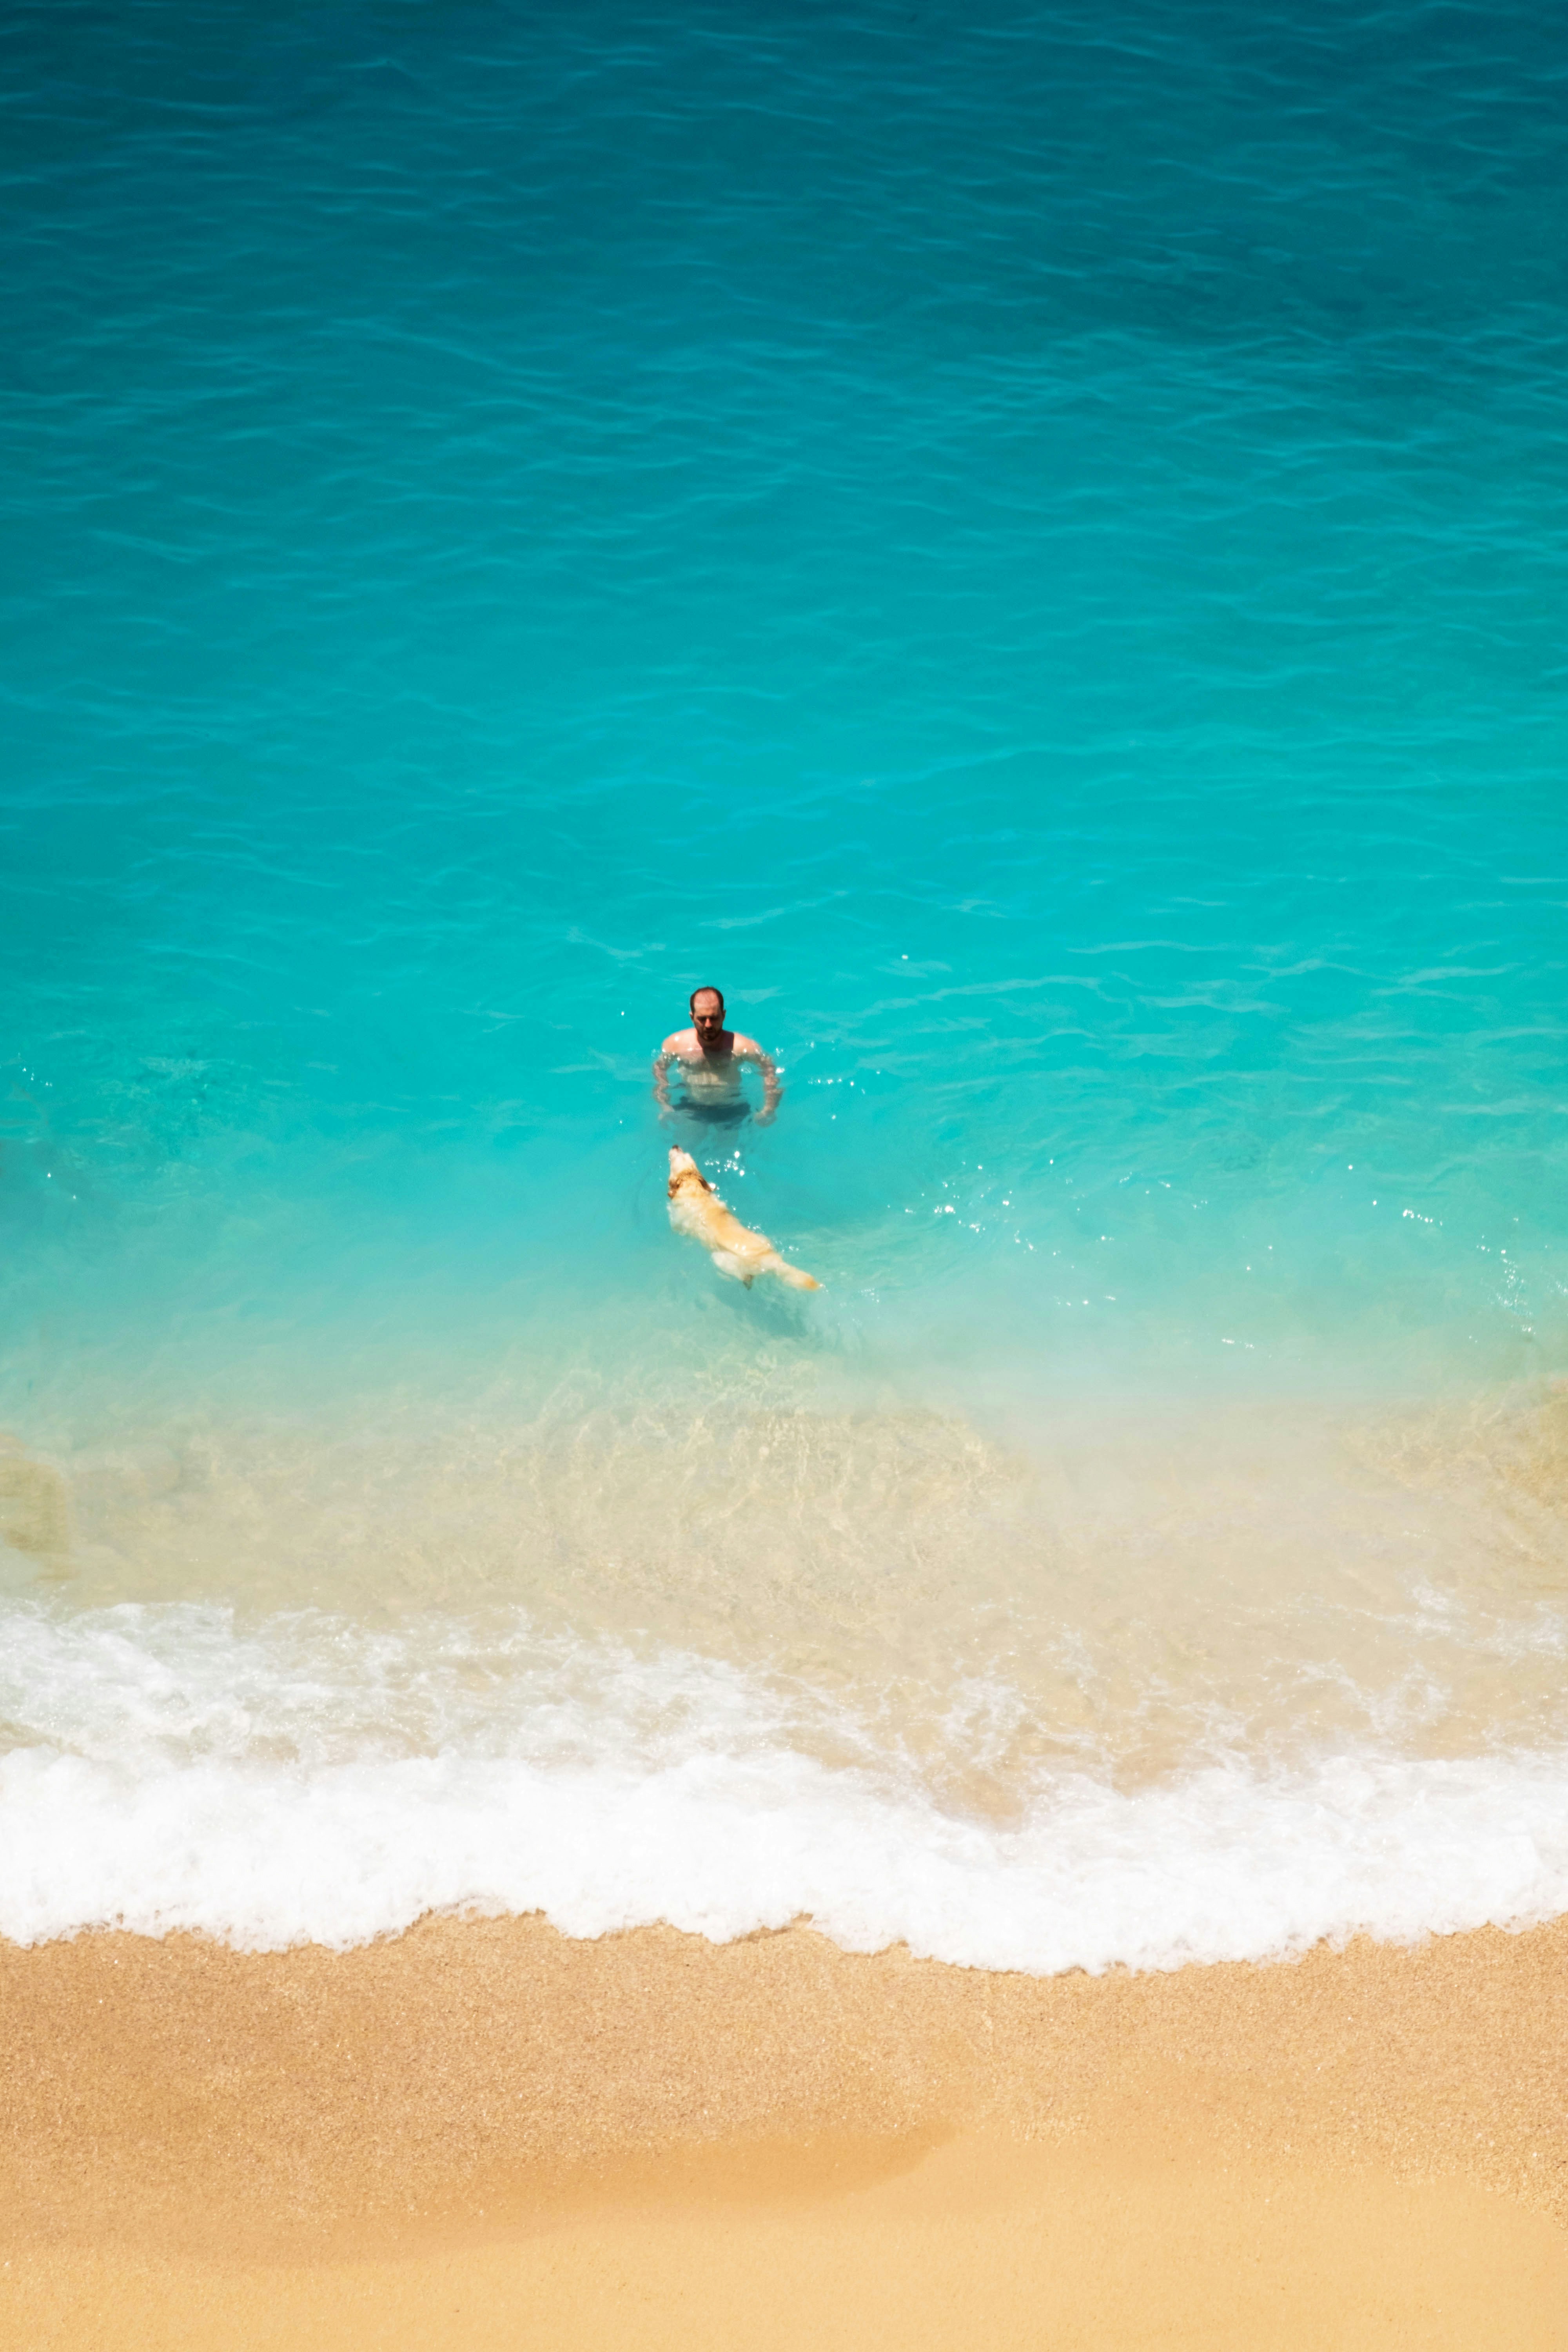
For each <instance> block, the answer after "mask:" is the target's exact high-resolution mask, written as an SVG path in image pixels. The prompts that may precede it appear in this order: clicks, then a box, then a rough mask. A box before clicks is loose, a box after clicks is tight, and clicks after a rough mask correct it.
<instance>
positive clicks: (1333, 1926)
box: [0, 1747, 1568, 1973]
mask: <svg viewBox="0 0 1568 2352" xmlns="http://www.w3.org/2000/svg"><path fill="white" fill-rule="evenodd" d="M461 1906H475V1907H477V1908H479V1909H482V1910H485V1911H489V1912H514V1913H523V1912H533V1911H542V1912H543V1913H545V1914H546V1916H548V1917H549V1918H550V1919H551V1920H552V1921H553V1922H554V1924H555V1925H556V1926H557V1927H561V1928H563V1930H564V1931H565V1932H566V1933H567V1934H569V1935H574V1936H598V1935H603V1934H605V1933H608V1932H611V1931H613V1930H615V1929H617V1928H626V1927H635V1926H637V1925H639V1924H643V1923H647V1922H651V1921H656V1920H667V1921H668V1922H669V1923H671V1924H672V1925H673V1926H675V1927H681V1928H685V1929H689V1930H691V1931H694V1932H696V1933H699V1934H701V1935H705V1936H708V1937H712V1938H715V1939H717V1940H722V1939H725V1938H729V1937H736V1936H741V1935H744V1934H747V1933H749V1932H751V1931H752V1930H754V1929H757V1928H766V1927H783V1926H784V1925H785V1924H786V1922H788V1921H790V1920H792V1919H795V1918H796V1917H799V1916H802V1915H805V1916H809V1917H810V1918H812V1919H813V1920H814V1921H815V1922H816V1925H817V1926H818V1927H820V1928H822V1929H823V1930H824V1931H825V1932H826V1934H827V1935H829V1936H830V1937H833V1939H834V1940H835V1941H836V1942H837V1943H838V1944H840V1945H842V1946H844V1947H845V1948H847V1949H850V1950H856V1951H868V1950H872V1949H875V1948H880V1947H882V1946H885V1945H888V1944H889V1943H894V1942H898V1941H900V1940H901V1941H903V1942H905V1943H907V1944H908V1945H909V1946H910V1948H911V1949H912V1950H913V1951H914V1952H916V1953H918V1954H922V1955H930V1956H931V1957H934V1958H939V1959H945V1960H952V1961H956V1962H959V1963H961V1964H963V1965H967V1966H972V1967H983V1968H994V1969H1024V1970H1027V1971H1031V1972H1035V1973H1048V1972H1051V1971H1054V1970H1058V1969H1068V1968H1083V1969H1089V1970H1094V1971H1098V1970H1100V1969H1105V1968H1108V1967H1110V1965H1111V1964H1113V1963H1114V1962H1118V1961H1121V1962H1125V1963H1127V1964H1128V1965H1130V1966H1132V1967H1137V1968H1173V1967H1176V1966H1178V1965H1180V1964H1181V1963H1183V1962H1184V1961H1189V1960H1237V1959H1258V1958H1266V1957H1268V1956H1272V1955H1283V1954H1287V1953H1290V1952H1296V1951H1300V1950H1302V1949H1303V1948H1306V1947H1308V1946H1310V1945H1311V1944H1312V1943H1314V1942H1316V1941H1318V1940H1319V1939H1321V1938H1323V1937H1330V1938H1342V1937H1348V1936H1349V1935H1351V1934H1352V1933H1353V1932H1355V1931H1357V1930H1366V1931H1367V1932H1369V1933H1371V1934H1373V1935H1375V1936H1379V1937H1384V1938H1390V1939H1408V1938H1413V1937H1419V1936H1422V1935H1424V1934H1427V1933H1431V1932H1436V1931H1444V1930H1451V1929H1460V1928H1468V1927H1479V1926H1480V1925H1483V1924H1484V1923H1486V1922H1489V1921H1490V1922H1494V1923H1497V1924H1500V1925H1504V1926H1523V1925H1526V1924H1529V1923H1531V1922H1533V1921H1536V1920H1539V1919H1542V1918H1544V1917H1548V1916H1552V1915H1554V1914H1556V1913H1560V1912H1562V1911H1563V1910H1565V1909H1568V1759H1563V1758H1562V1757H1556V1756H1552V1757H1547V1756H1528V1755H1526V1756H1514V1757H1496V1756H1492V1757H1486V1758H1478V1759H1467V1760H1461V1761H1449V1762H1443V1761H1432V1760H1430V1759H1422V1760H1411V1759H1400V1758H1397V1757H1394V1756H1363V1757H1360V1758H1355V1759H1339V1760H1336V1761H1333V1762H1330V1763H1325V1764H1323V1765H1322V1766H1321V1767H1320V1768H1319V1769H1316V1770H1315V1771H1313V1772H1311V1773H1310V1774H1307V1775H1302V1776H1298V1777H1297V1778H1295V1779H1293V1780H1266V1779H1261V1778H1259V1777H1258V1776H1257V1775H1256V1774H1254V1773H1252V1772H1250V1771H1248V1770H1247V1769H1246V1768H1245V1767H1244V1766H1242V1765H1240V1764H1231V1765H1218V1766H1212V1767H1209V1768H1207V1769H1204V1770H1201V1771H1197V1772H1194V1773H1192V1774H1190V1775H1189V1776H1187V1777H1186V1778H1184V1779H1183V1780H1180V1781H1178V1782H1175V1783H1173V1784H1171V1785H1167V1786H1163V1787H1161V1788H1158V1789H1152V1790H1143V1791H1142V1792H1138V1793H1132V1794H1128V1793H1122V1792H1119V1791H1116V1790H1111V1789H1109V1788H1107V1787H1105V1786H1103V1785H1100V1784H1098V1783H1096V1782H1095V1781H1093V1780H1090V1779H1088V1778H1086V1777H1083V1776H1073V1777H1071V1778H1070V1779H1067V1780H1062V1781H1059V1782H1058V1783H1057V1784H1056V1785H1054V1786H1053V1787H1051V1788H1050V1789H1048V1790H1042V1791H1041V1793H1040V1794H1039V1795H1038V1797H1037V1800H1036V1801H1035V1803H1034V1805H1033V1806H1032V1808H1031V1810H1030V1811H1029V1814H1028V1816H1027V1818H1026V1820H1025V1822H1023V1824H1022V1825H1021V1826H1019V1827H1016V1828H1008V1829H1004V1828H999V1827H996V1826H994V1825H986V1824H983V1823H979V1822H973V1821H967V1822H965V1821H958V1820H954V1819H952V1818H951V1817H949V1816H947V1815H944V1814H943V1813H942V1812H941V1811H938V1810H937V1808H936V1807H934V1806H933V1805H932V1804H931V1803H930V1802H929V1801H926V1800H923V1799H921V1798H919V1797H915V1796H910V1797H908V1798H904V1799H901V1800H900V1799H897V1798H890V1797H889V1796H888V1795H887V1794H886V1793H884V1792H882V1791H880V1790H877V1789H876V1788H874V1787H873V1786H872V1785H870V1783H869V1782H868V1780H866V1778H865V1777H864V1776H862V1775H860V1774H858V1773H856V1772H852V1771H850V1772H846V1771H834V1770H830V1769H827V1768H826V1767H824V1766H823V1765H821V1764H818V1763H816V1762H815V1761H813V1760H812V1759H807V1758H805V1757H801V1756H798V1755H794V1754H791V1753H789V1752H788V1751H786V1750H780V1749H774V1750H761V1751H759V1752H757V1753H754V1754H751V1755H748V1756H746V1757H743V1758H742V1757H736V1756H732V1755H726V1754H723V1753H706V1754H701V1755H694V1756H692V1757H689V1759H686V1760H685V1761H684V1762H682V1763H680V1764H679V1765H676V1766H673V1767H665V1768H663V1769H652V1770H647V1771H637V1770H636V1769H627V1768H626V1767H624V1766H617V1767H616V1768H614V1769H561V1768H559V1767H550V1768H542V1767H540V1766H537V1765H532V1764H529V1763H525V1762H520V1761H518V1760H516V1759H476V1758H472V1757H463V1756H458V1755H443V1756H437V1757H432V1758H404V1759H382V1760H374V1761H365V1762H361V1763H355V1764H349V1765H339V1766H332V1767H329V1768H326V1769H314V1770H306V1769H298V1768H288V1769H279V1768H268V1767H263V1766H260V1765H258V1764H236V1763H232V1762H224V1761H205V1762H192V1763H188V1764H184V1765H175V1766H169V1767H165V1768H163V1769H147V1770H142V1771H140V1772H129V1771H125V1770H120V1769H115V1768H113V1767H112V1766H110V1765H107V1764H104V1763H101V1762H94V1761H90V1760H89V1759H84V1758H81V1757H78V1756H70V1755H66V1754H62V1753H60V1752H58V1750H53V1749H50V1748H44V1747H37V1748H25V1749H18V1750H15V1751H13V1752H12V1753H11V1754H10V1755H9V1756H8V1757H6V1758H5V1759H4V1760H3V1761H0V1932H3V1933H4V1934H5V1936H6V1937H10V1938H12V1939H14V1940H16V1941H17V1942H20V1943H24V1944H29V1943H35V1942H37V1941H39V1940H42V1939H47V1938H49V1937H58V1936H62V1935H67V1934H69V1933H70V1932H72V1931H73V1930H76V1929H79V1928H85V1927H106V1926H119V1927H129V1928H132V1929H134V1930H136V1931H138V1932H140V1933H142V1934H146V1935H162V1934H164V1933H167V1932H168V1931H170V1930H171V1929H175V1928H187V1929H191V1928H194V1929H200V1930H203V1931H205V1932H206V1933H208V1934H210V1935H213V1936H216V1937H221V1938H223V1939H224V1940H226V1942H228V1943H230V1944H232V1945H235V1946H237V1947H238V1948H241V1949H245V1950H252V1951H264V1950H276V1949H279V1948H282V1947H285V1946H287V1945H289V1944H293V1943H298V1942H301V1941H313V1942H318V1943H321V1944H326V1945H330V1946H337V1947H343V1946H347V1945H351V1944H354V1943H359V1942H363V1941H365V1940H366V1939H368V1938H370V1937H374V1936H377V1935H383V1934H387V1933H392V1932H395V1931H396V1930H398V1929H400V1928H403V1927H406V1926H408V1925H409V1924H410V1923H411V1922H412V1921H413V1920H415V1919H416V1918H417V1917H418V1916H420V1915H421V1914H422V1913H424V1912H426V1911H430V1910H447V1909H453V1908H458V1907H461Z"/></svg>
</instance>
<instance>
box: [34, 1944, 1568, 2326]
mask: <svg viewBox="0 0 1568 2352" xmlns="http://www.w3.org/2000/svg"><path fill="white" fill-rule="evenodd" d="M0 2003H3V2014H4V2040H3V2055H0V2068H3V2075H4V2105H3V2116H0V2210H3V2214H4V2222H3V2236H4V2249H3V2252H4V2261H5V2267H4V2268H0V2341H4V2342H5V2343H7V2344H9V2343H16V2344H17V2345H22V2344H26V2345H29V2346H32V2345H37V2346H55V2345H58V2346H61V2347H64V2346H67V2345H69V2346H72V2347H81V2346H85V2345H89V2344H90V2345H92V2346H94V2347H102V2352H121V2347H126V2352H129V2347H163V2346H168V2347H184V2346H185V2345H190V2346H192V2347H195V2346H196V2345H202V2346H204V2347H234V2352H252V2347H256V2352H259V2348H260V2347H279V2352H281V2347H315V2346H318V2345H319V2346H321V2347H328V2346H331V2347H343V2352H356V2347H362V2346H363V2347H370V2346H373V2345H374V2346H375V2347H392V2352H402V2347H405V2346H407V2347H414V2346H416V2345H417V2346H419V2347H428V2352H445V2347H454V2352H455V2347H458V2345H462V2346H464V2347H490V2346H492V2345H493V2346H496V2347H501V2346H508V2347H513V2346H515V2347H525V2346H526V2347H535V2346H537V2347H546V2346H548V2347H563V2352H573V2347H589V2346H603V2345H609V2344H612V2343H613V2344H615V2345H616V2346H627V2347H664V2346H670V2347H674V2346H677V2345H680V2346H706V2345H713V2346H715V2347H718V2346H720V2345H722V2346H725V2347H752V2346H756V2347H775V2346H777V2347H784V2346H786V2345H805V2344H811V2345H814V2346H815V2345H819V2344H823V2345H832V2346H837V2345H840V2344H841V2345H843V2346H844V2347H850V2346H857V2347H859V2346H867V2345H882V2344H886V2345H887V2346H889V2347H893V2346H900V2347H903V2346H909V2347H942V2352H946V2348H947V2347H961V2346H971V2345H973V2346H979V2345H985V2346H987V2347H992V2346H1003V2347H1010V2346H1015V2345H1016V2346H1018V2347H1025V2346H1030V2347H1033V2346H1047V2345H1048V2346H1050V2347H1053V2352H1055V2347H1060V2346H1078V2345H1082V2346H1084V2347H1090V2346H1092V2347H1097V2352H1101V2347H1111V2352H1116V2347H1123V2346H1125V2347H1134V2346H1137V2347H1149V2346H1161V2347H1164V2346H1172V2347H1174V2346H1187V2345H1191V2346H1193V2347H1198V2346H1200V2345H1201V2346H1204V2347H1225V2348H1226V2352H1228V2347H1236V2352H1241V2347H1244V2346H1245V2347H1247V2352H1256V2347H1258V2346H1259V2345H1260V2344H1264V2343H1267V2344H1268V2345H1270V2346H1286V2347H1290V2346H1296V2345H1300V2346H1301V2347H1306V2346H1309V2345H1311V2346H1314V2347H1321V2346H1322V2345H1325V2344H1329V2343H1332V2344H1334V2345H1335V2346H1336V2347H1339V2346H1348V2347H1360V2346H1362V2345H1363V2344H1364V2345H1366V2346H1369V2347H1370V2346H1373V2345H1377V2346H1385V2345H1405V2344H1408V2345H1410V2346H1412V2347H1415V2346H1420V2347H1448V2346H1453V2347H1470V2346H1474V2347H1481V2346H1483V2345H1485V2346H1487V2347H1498V2346H1506V2347H1535V2346H1541V2347H1547V2346H1552V2347H1559V2346H1562V2347H1568V1922H1559V1923H1557V1924H1555V1925H1553V1926H1552V1927H1542V1928H1538V1929H1535V1930H1532V1931H1531V1932H1529V1933H1527V1934H1524V1935H1521V1936H1507V1935H1502V1934H1500V1933H1496V1932H1493V1931H1486V1932H1483V1933H1480V1934H1478V1935H1471V1936H1463V1937H1447V1938H1443V1939H1440V1940H1438V1941H1436V1942H1433V1943H1431V1944H1428V1945H1426V1946H1425V1947H1423V1948H1419V1949H1417V1950H1415V1951H1403V1950H1397V1949H1392V1948H1386V1947H1379V1946H1373V1945H1370V1944H1365V1943H1358V1944H1356V1945H1353V1946H1352V1947H1351V1948H1350V1949H1349V1950H1347V1951H1345V1952H1342V1953H1333V1952H1329V1951H1320V1952H1316V1953H1314V1954H1312V1955H1310V1957H1309V1958H1307V1959H1305V1960H1304V1961H1302V1962H1300V1963H1299V1964H1288V1965H1281V1966H1277V1967H1267V1968H1247V1967H1236V1968H1206V1969H1185V1970H1182V1971H1179V1972H1176V1973H1174V1974H1171V1975H1164V1976H1149V1977H1134V1976H1129V1975H1124V1974H1117V1975H1111V1976H1108V1977H1104V1978H1100V1979H1089V1978H1087V1977H1083V1976H1069V1977H1059V1978H1054V1979H1031V1978H1026V1977H1014V1976H999V1975H987V1974H983V1973H978V1972H973V1971H967V1970H963V1969H952V1968H947V1967H943V1966H942V1965H940V1964H938V1963H935V1962H930V1961H919V1960H914V1959H911V1958H910V1957H909V1955H908V1954H907V1953H901V1952H889V1953H883V1954H880V1955H878V1956H876V1957H875V1958H859V1957H856V1956H852V1955H847V1954H845V1953H842V1952H840V1951H838V1950H837V1948H835V1947H834V1946H832V1945H830V1944H828V1943H826V1941H825V1940H824V1939H823V1938H821V1937H817V1936H816V1935H815V1934H813V1933H812V1932H810V1931H809V1930H808V1929H805V1928H800V1927H797V1928H793V1929H790V1930H788V1931H787V1932H786V1933H784V1934H783V1935H777V1936H766V1937H754V1938H752V1939H750V1940H747V1941H745V1942H742V1943H738V1944H731V1945H727V1946H722V1947H715V1946H711V1945H709V1944H706V1943H703V1942H702V1941H701V1940H700V1939H698V1938H693V1937H682V1936H678V1935H676V1934H675V1933H673V1932H672V1931H668V1930H639V1931H637V1932H636V1933H633V1934H629V1935H626V1936H623V1937H609V1938H606V1939H605V1940H603V1941H601V1942H598V1943H574V1942H571V1941H569V1940H567V1939H566V1938H564V1937H560V1936H558V1935H557V1934H555V1933H554V1931H553V1930H552V1929H550V1928H549V1927H545V1926H544V1925H543V1924H542V1922H540V1921H538V1920H504V1921H484V1920H469V1921H452V1920H441V1921H430V1922H426V1924H424V1925H423V1926H421V1927H418V1928H416V1929H415V1930H414V1931H413V1932H412V1933H410V1934H409V1935H407V1936H405V1937H399V1938H397V1939H395V1940H393V1941H389V1942H386V1943H383V1944H378V1945H374V1946H371V1947H368V1948H363V1949H361V1950H357V1951H352V1952H347V1953H341V1954H334V1953H329V1952H324V1951H321V1950H319V1949H314V1948H310V1949H305V1950H301V1951H296V1952H291V1953H287V1954H281V1955H272V1956H246V1955H241V1954H237V1953H233V1952H230V1951H227V1950H226V1949H225V1948H222V1947H219V1946H216V1945H211V1944H207V1943H205V1942H202V1941H200V1940H197V1939H195V1938H189V1937H172V1938H170V1939H168V1940H167V1941H165V1942H163V1943H153V1942H149V1941H146V1940H144V1939H142V1938H138V1937H129V1936H113V1935H93V1936H85V1937H79V1938H77V1939H76V1940H75V1941H73V1942H70V1943H62V1944H56V1945H49V1946H46V1947H42V1948H38V1949H36V1950H33V1951H22V1950H18V1949H17V1948H15V1947H6V1946H0Z"/></svg>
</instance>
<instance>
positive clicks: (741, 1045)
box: [733, 1029, 767, 1062]
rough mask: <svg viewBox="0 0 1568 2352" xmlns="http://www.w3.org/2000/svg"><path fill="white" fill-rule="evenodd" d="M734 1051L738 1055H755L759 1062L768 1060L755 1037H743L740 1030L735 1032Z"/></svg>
mask: <svg viewBox="0 0 1568 2352" xmlns="http://www.w3.org/2000/svg"><path fill="white" fill-rule="evenodd" d="M733 1051H734V1052H735V1053H737V1054H754V1055H756V1057H757V1059H758V1061H759V1062H761V1061H765V1060H766V1058H767V1056H766V1055H764V1053H763V1049H762V1047H761V1046H760V1045H758V1043H757V1041H756V1039H755V1038H754V1037H743V1036H742V1034H741V1032H740V1031H739V1030H738V1029H737V1030H736V1032H735V1043H734V1047H733Z"/></svg>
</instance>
